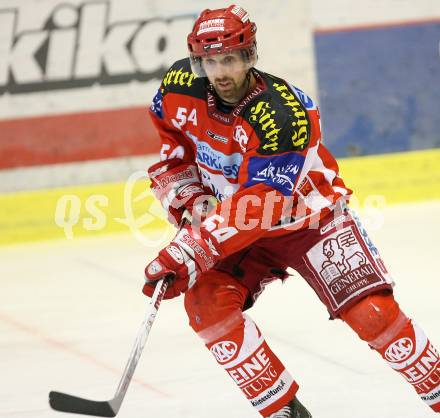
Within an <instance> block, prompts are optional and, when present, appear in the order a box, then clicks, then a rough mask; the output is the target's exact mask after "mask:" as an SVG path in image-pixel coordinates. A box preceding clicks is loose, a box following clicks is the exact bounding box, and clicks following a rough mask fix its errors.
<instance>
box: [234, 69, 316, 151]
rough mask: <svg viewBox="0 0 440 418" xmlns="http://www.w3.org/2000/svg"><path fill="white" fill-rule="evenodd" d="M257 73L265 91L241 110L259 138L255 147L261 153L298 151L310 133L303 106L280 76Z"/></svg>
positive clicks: (306, 143)
mask: <svg viewBox="0 0 440 418" xmlns="http://www.w3.org/2000/svg"><path fill="white" fill-rule="evenodd" d="M260 75H261V76H262V77H263V78H264V80H265V82H266V84H267V91H266V92H264V93H263V94H262V95H260V96H258V98H257V99H255V100H254V101H253V102H252V104H250V105H249V106H248V107H247V109H246V110H245V112H244V114H243V117H244V118H245V119H246V120H247V122H248V123H249V124H250V125H251V126H252V127H253V128H254V131H255V133H256V134H257V136H258V138H259V139H260V143H261V145H260V147H259V148H258V150H257V151H258V152H259V153H260V154H265V155H271V154H278V153H282V152H286V151H302V150H303V149H305V148H306V147H307V145H308V143H309V142H310V136H311V126H310V120H309V116H308V114H307V110H306V108H305V107H304V105H303V104H302V102H301V100H300V99H299V98H298V97H297V96H296V95H295V93H294V92H293V91H292V89H291V88H290V87H289V85H288V84H287V83H286V82H285V81H284V80H281V79H279V78H277V77H274V76H271V75H269V74H265V73H261V72H260Z"/></svg>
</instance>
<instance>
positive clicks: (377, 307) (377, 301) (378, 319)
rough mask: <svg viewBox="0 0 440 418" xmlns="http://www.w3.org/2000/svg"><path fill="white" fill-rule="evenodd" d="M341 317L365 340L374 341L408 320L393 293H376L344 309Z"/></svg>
mask: <svg viewBox="0 0 440 418" xmlns="http://www.w3.org/2000/svg"><path fill="white" fill-rule="evenodd" d="M341 318H342V319H343V320H344V321H345V322H346V323H347V324H348V325H349V326H350V327H351V328H352V329H353V330H354V331H355V332H356V333H357V334H358V335H359V338H361V339H362V340H364V341H367V342H368V343H370V344H371V343H374V342H375V340H377V339H378V338H379V339H380V338H381V339H383V338H386V337H385V336H386V334H387V333H390V332H392V328H395V327H396V326H397V325H396V324H397V322H398V323H399V324H398V326H399V327H400V323H401V322H405V321H406V320H408V318H406V316H405V315H404V314H403V313H402V312H401V310H400V308H399V305H398V304H397V302H396V301H395V300H394V297H393V295H392V294H391V293H374V294H372V295H369V296H367V297H365V298H364V299H362V300H361V301H359V302H358V303H357V304H356V305H354V306H352V307H351V308H349V309H347V310H345V311H343V312H342V313H341ZM372 345H374V344H372Z"/></svg>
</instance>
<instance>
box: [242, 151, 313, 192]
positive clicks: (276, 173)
mask: <svg viewBox="0 0 440 418" xmlns="http://www.w3.org/2000/svg"><path fill="white" fill-rule="evenodd" d="M304 160H305V157H304V156H302V155H300V154H297V153H293V152H291V153H288V154H284V155H279V156H276V157H251V158H250V160H249V166H248V181H247V182H246V183H245V186H246V187H250V186H253V185H254V184H258V183H264V184H266V185H268V186H270V187H272V188H274V189H276V190H278V191H279V192H281V193H282V194H283V195H285V196H291V195H292V193H293V190H294V188H295V183H296V180H297V178H298V176H299V174H300V172H301V169H302V167H303V165H304Z"/></svg>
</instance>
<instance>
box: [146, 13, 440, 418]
mask: <svg viewBox="0 0 440 418" xmlns="http://www.w3.org/2000/svg"><path fill="white" fill-rule="evenodd" d="M256 30H257V28H256V25H255V23H253V22H252V21H251V20H250V18H249V16H248V14H247V13H246V11H245V10H243V9H242V8H241V7H239V6H236V5H231V6H229V7H227V8H224V9H217V10H204V11H203V12H202V13H201V15H200V16H199V18H198V19H197V21H196V22H195V24H194V28H193V30H192V32H191V33H190V34H189V35H188V49H189V58H185V59H182V60H180V61H177V62H176V63H175V64H174V65H173V66H172V67H171V68H170V69H169V71H168V72H167V73H166V74H165V76H164V78H163V81H162V84H161V86H160V88H159V90H158V92H157V94H156V96H155V97H154V99H153V102H152V105H151V111H150V113H151V117H152V119H153V121H154V123H155V126H156V127H157V129H158V132H159V134H160V137H161V141H162V148H161V153H160V162H158V163H156V164H154V165H153V166H152V167H150V168H149V170H148V173H149V177H150V179H151V184H152V186H151V187H152V190H153V193H154V194H155V196H156V197H157V199H159V200H160V202H161V203H162V205H163V207H164V208H165V210H166V212H167V213H168V214H169V219H170V221H172V222H173V223H174V224H175V225H176V226H180V228H179V230H178V232H177V235H176V236H175V238H174V239H173V241H172V242H171V243H170V244H169V245H168V246H166V247H165V248H164V249H162V250H161V251H160V252H159V255H158V257H157V258H155V259H154V260H153V261H152V262H151V263H149V264H148V266H147V267H146V269H145V275H146V284H145V286H144V288H143V292H144V293H145V294H146V295H148V296H150V297H151V295H152V293H153V290H154V286H155V282H156V281H157V280H158V279H160V278H162V277H164V276H172V277H174V279H173V281H172V282H171V285H170V287H169V288H168V290H167V293H166V298H174V297H178V296H179V295H181V294H182V293H184V297H185V299H184V303H185V309H186V311H187V314H188V317H189V323H190V325H191V327H192V328H193V329H194V331H195V332H196V333H197V334H198V336H199V337H200V338H201V339H202V340H203V341H204V343H205V345H206V347H207V348H208V349H209V350H210V351H211V353H212V354H213V356H214V357H215V360H216V361H217V363H218V364H219V365H221V366H222V367H223V368H224V369H225V370H226V372H227V373H228V374H229V375H230V377H231V378H232V380H233V382H234V383H235V384H236V385H237V386H238V387H239V389H240V390H241V391H242V392H243V393H244V395H245V396H246V397H247V399H248V400H249V401H250V403H251V405H252V406H253V407H254V408H255V409H256V410H257V411H258V412H259V413H260V414H261V415H262V416H263V417H273V418H275V417H279V418H281V417H295V418H306V417H311V414H310V413H309V412H308V411H307V409H306V408H305V407H304V406H303V405H302V404H301V403H300V402H299V400H298V398H297V397H296V393H297V390H298V384H297V383H296V382H295V380H294V378H293V377H292V376H291V375H290V374H289V372H288V371H287V370H286V369H285V367H284V365H283V363H282V362H281V361H280V360H279V359H278V357H277V356H276V355H275V354H274V353H273V352H272V350H271V349H270V347H269V345H268V344H267V342H266V340H265V339H264V336H263V335H262V333H261V332H260V330H259V329H258V327H257V325H256V324H255V323H254V322H253V321H252V319H251V318H250V317H249V316H248V315H247V314H244V313H243V312H244V311H246V310H247V309H249V308H250V307H251V306H252V305H253V303H254V302H255V300H256V299H257V297H258V296H259V295H260V294H261V292H262V291H263V289H264V286H265V285H267V284H268V283H269V282H270V281H273V280H276V279H281V280H284V279H286V278H287V276H288V275H287V273H286V269H287V268H288V267H291V268H293V269H295V270H296V271H297V272H298V273H299V274H300V275H301V276H302V277H303V278H304V279H305V280H306V281H307V282H308V283H309V285H310V286H312V288H313V289H314V291H315V292H316V294H317V295H318V297H319V299H320V300H321V302H322V303H324V304H325V306H326V307H327V309H328V311H329V313H330V316H331V317H332V318H340V319H342V320H343V321H345V322H346V323H347V324H348V325H349V326H350V327H351V328H352V329H353V330H354V331H355V332H356V333H357V335H358V336H359V337H360V338H361V339H362V340H364V341H366V342H367V344H368V345H369V346H370V347H372V348H373V349H374V350H376V351H377V352H378V353H379V354H380V355H381V356H382V358H383V359H384V360H385V362H387V363H388V364H389V365H390V366H391V367H392V368H393V369H394V370H396V371H397V372H398V373H400V374H401V375H402V376H403V377H404V378H405V379H406V380H407V381H408V382H409V383H410V384H411V385H413V387H414V389H415V390H416V391H417V393H418V395H419V396H420V397H421V398H422V399H423V400H424V401H425V402H426V403H427V404H428V405H429V406H430V407H431V408H432V409H433V410H434V411H436V412H440V362H439V354H438V352H437V350H436V349H435V348H434V347H433V345H432V344H431V343H430V341H429V340H428V338H427V337H426V335H425V334H424V332H423V331H422V330H421V329H420V328H419V327H418V326H417V325H416V324H415V323H414V322H413V321H412V320H411V319H410V318H408V317H407V316H406V315H405V313H404V312H402V311H401V310H400V308H399V305H398V304H397V302H396V301H395V300H394V297H393V291H392V281H391V278H390V276H389V274H388V272H387V270H386V268H385V265H384V263H383V261H382V259H381V257H380V255H379V252H378V250H377V249H376V247H375V246H374V245H373V243H372V242H371V240H370V239H369V238H368V235H367V233H366V231H365V229H364V228H363V227H362V225H361V223H360V222H359V220H358V218H357V217H356V216H355V215H354V213H353V212H352V211H351V210H350V209H349V208H348V206H347V202H348V200H349V196H350V194H351V190H350V189H348V188H347V187H346V186H345V184H344V182H343V180H342V178H341V177H340V176H339V174H338V165H337V163H336V161H335V159H334V158H333V157H332V155H331V154H330V153H329V151H328V150H327V149H326V148H325V146H324V145H323V144H322V142H321V131H320V121H319V112H318V109H317V107H316V104H315V103H314V102H313V100H312V99H311V98H310V97H308V96H307V95H306V94H305V93H303V92H302V91H301V90H300V89H299V88H297V87H295V86H294V85H292V84H290V83H289V82H287V81H285V80H283V79H282V78H279V77H275V76H273V75H270V74H267V73H265V72H263V71H260V70H257V69H256V68H255V64H256V62H257V48H256ZM214 198H215V199H214ZM213 199H214V200H215V202H216V203H215V204H214V205H213ZM185 210H186V211H189V212H191V213H192V215H193V223H192V224H191V225H190V224H189V223H185V222H182V220H183V214H184V212H185ZM185 213H187V212H185Z"/></svg>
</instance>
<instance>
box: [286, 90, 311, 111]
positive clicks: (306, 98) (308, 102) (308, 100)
mask: <svg viewBox="0 0 440 418" xmlns="http://www.w3.org/2000/svg"><path fill="white" fill-rule="evenodd" d="M289 86H290V88H291V89H292V90H293V91H294V92H295V93H296V94H297V95H298V97H299V99H300V100H301V103H302V104H303V105H304V106H305V108H306V109H307V110H313V109H316V105H315V103H314V102H313V100H312V99H311V98H310V97H309V96H307V94H305V93H304V92H303V91H302V90H301V89H299V88H298V87H295V86H294V85H292V84H289Z"/></svg>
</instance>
